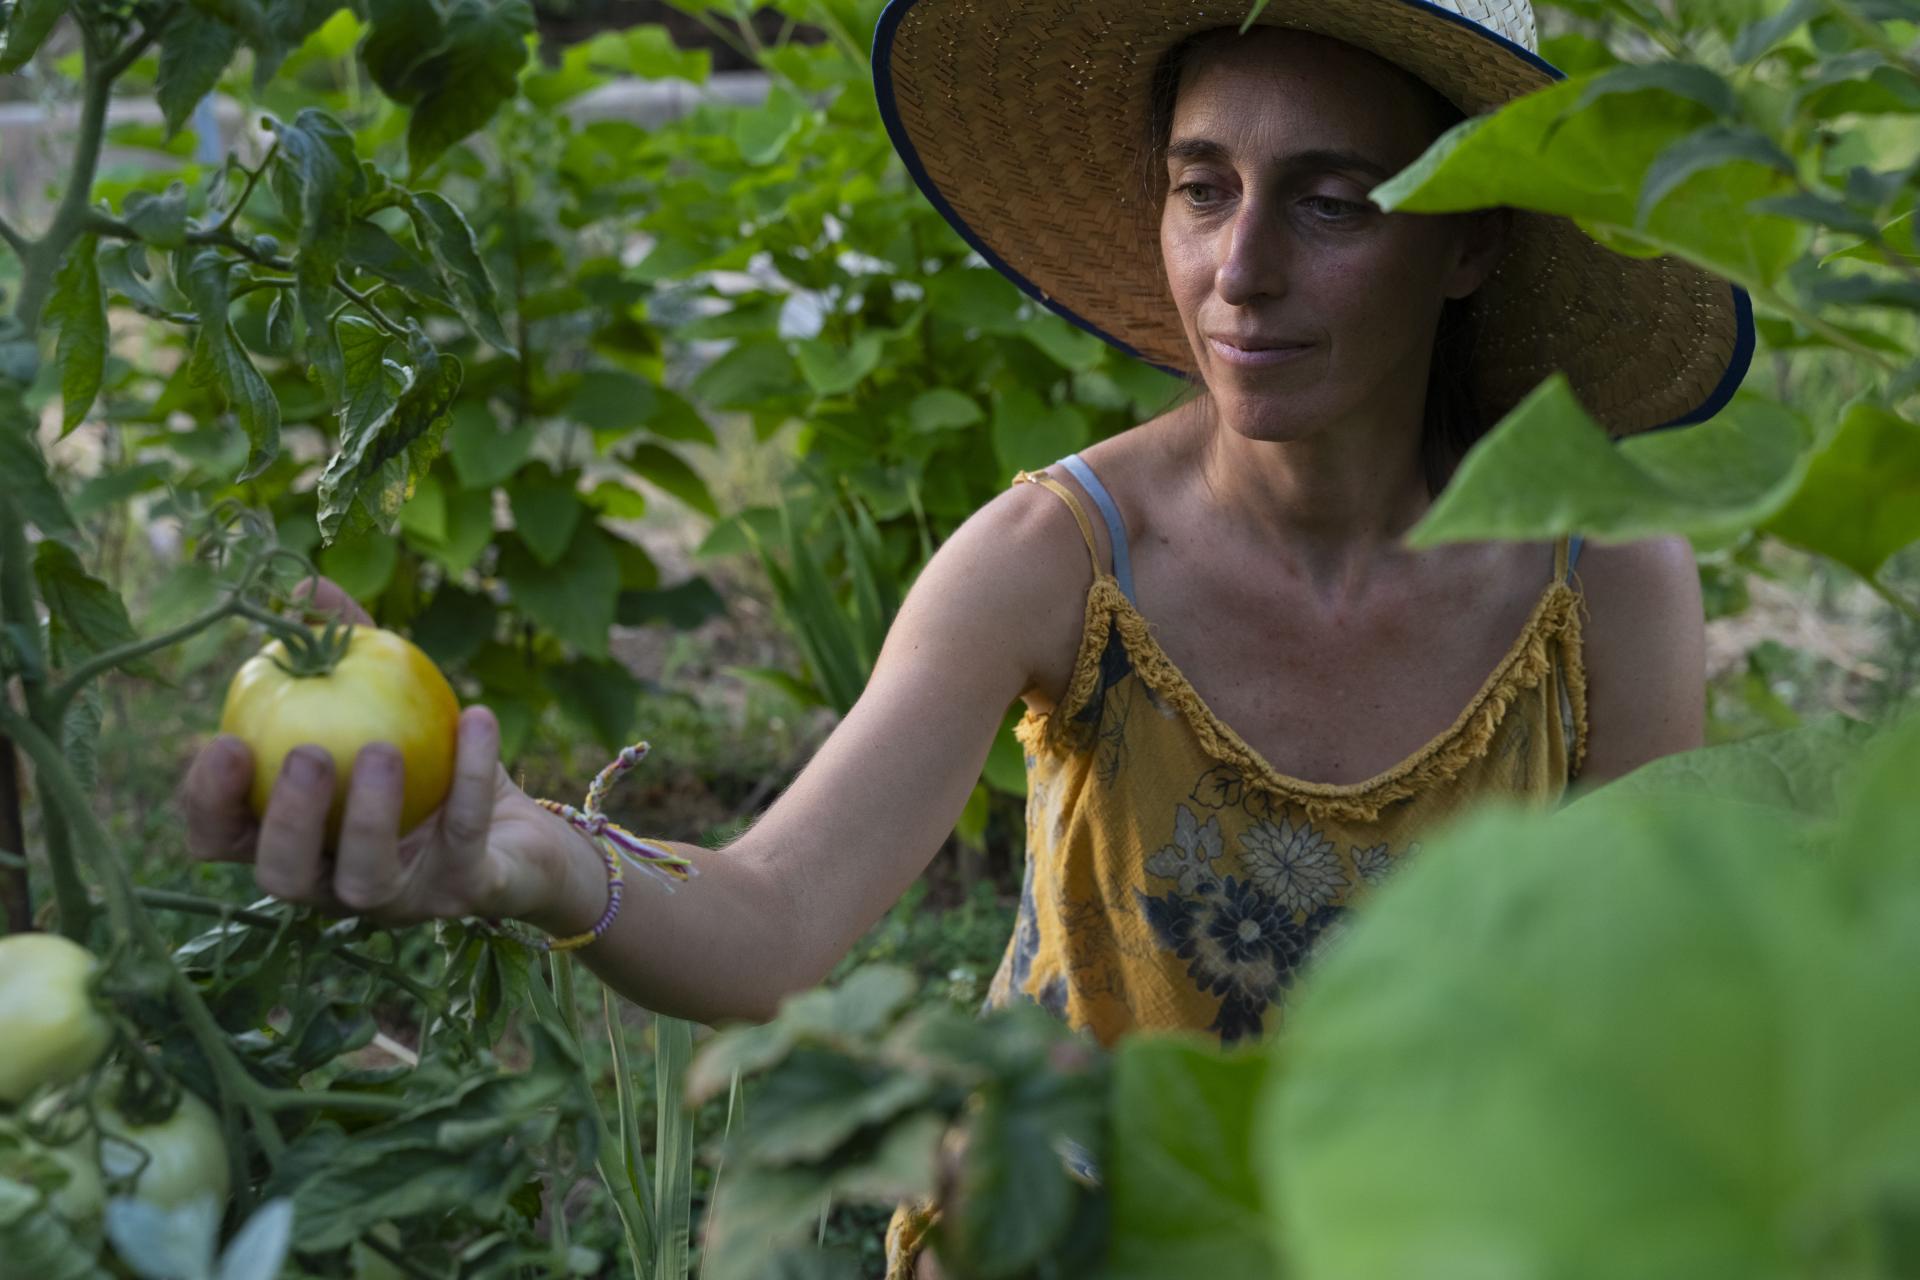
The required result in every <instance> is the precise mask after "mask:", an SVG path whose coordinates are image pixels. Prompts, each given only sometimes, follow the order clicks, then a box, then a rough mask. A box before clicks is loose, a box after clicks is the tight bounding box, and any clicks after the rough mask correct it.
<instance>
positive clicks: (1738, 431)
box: [1407, 373, 1808, 547]
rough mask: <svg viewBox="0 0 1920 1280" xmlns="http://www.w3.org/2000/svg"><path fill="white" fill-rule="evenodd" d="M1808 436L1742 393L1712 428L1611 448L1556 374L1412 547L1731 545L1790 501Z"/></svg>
mask: <svg viewBox="0 0 1920 1280" xmlns="http://www.w3.org/2000/svg"><path fill="white" fill-rule="evenodd" d="M1807 436H1808V431H1807V428H1806V427H1805V425H1804V424H1803V423H1801V422H1800V421H1799V419H1798V417H1797V416H1796V415H1795V414H1793V413H1792V412H1791V411H1790V410H1788V409H1786V408H1784V407H1783V406H1781V405H1778V404H1776V403H1774V402H1771V401H1768V400H1765V399H1763V398H1760V397H1758V396H1754V395H1750V394H1748V393H1746V392H1741V393H1739V394H1738V395H1736V396H1735V398H1734V400H1733V401H1732V403H1730V404H1729V405H1728V406H1727V408H1726V409H1724V410H1722V411H1721V412H1720V413H1719V414H1718V415H1716V416H1715V417H1714V418H1713V419H1712V420H1711V421H1709V422H1704V423H1700V424H1698V425H1696V426H1691V427H1687V428H1685V429H1684V430H1673V431H1658V432H1653V433H1651V434H1648V435H1643V436H1634V437H1632V438H1630V439H1628V440H1625V441H1622V442H1621V443H1619V444H1617V445H1616V444H1614V443H1612V442H1610V441H1609V439H1608V438H1607V434H1606V432H1605V430H1604V429H1603V428H1601V426H1600V425H1599V424H1598V423H1596V422H1594V421H1593V419H1592V418H1591V417H1589V416H1588V415H1587V413H1586V410H1585V409H1584V408H1583V407H1582V406H1581V405H1580V403H1579V401H1578V400H1577V399H1576V398H1575V396H1574V395H1573V391H1572V388H1571V387H1570V386H1569V385H1568V383H1567V380H1566V377H1565V375H1564V374H1558V373H1556V374H1554V375H1553V376H1552V377H1550V378H1549V379H1547V381H1545V382H1544V383H1542V384H1541V385H1540V387H1539V388H1538V389H1537V390H1535V391H1534V392H1533V394H1531V395H1529V396H1528V397H1527V398H1526V399H1525V400H1523V401H1522V402H1521V403H1520V405H1519V406H1518V407H1517V408H1515V409H1514V411H1513V412H1512V413H1510V414H1509V415H1507V417H1506V418H1505V419H1504V420H1503V421H1502V422H1501V423H1500V425H1499V426H1497V427H1495V428H1494V429H1493V431H1491V432H1489V433H1488V434H1487V435H1486V436H1485V437H1483V438H1482V439H1481V440H1480V442H1479V443H1478V444H1476V445H1475V446H1474V448H1473V449H1472V450H1470V451H1469V452H1468V454H1467V457H1466V458H1465V459H1464V460H1463V461H1462V463H1461V465H1460V468H1459V470H1458V471H1456V472H1455V473H1454V476H1453V479H1452V480H1450V481H1449V482H1448V484H1447V487H1446V488H1445V489H1443V490H1442V491H1441V494H1440V497H1439V498H1438V499H1437V500H1436V501H1435V502H1434V504H1433V506H1432V508H1431V509H1430V510H1429V511H1428V512H1427V514H1426V516H1425V517H1424V518H1423V519H1422V520H1421V521H1420V523H1419V524H1418V525H1416V526H1415V527H1414V528H1413V530H1412V531H1411V532H1410V533H1409V534H1408V536H1407V540H1408V542H1409V543H1410V544H1411V545H1413V546H1416V547H1424V546H1433V545H1436V544H1438V543H1442V542H1458V541H1472V540H1476V539H1482V538H1506V539H1514V540H1526V539H1536V538H1552V537H1558V536H1560V535H1561V534H1565V533H1584V534H1587V535H1589V536H1592V537H1596V538H1606V539H1612V540H1617V541H1625V540H1629V539H1633V538H1643V537H1648V536H1651V535H1654V534H1660V533H1682V534H1686V535H1687V536H1689V537H1692V538H1696V539H1699V540H1702V541H1712V540H1715V539H1723V538H1729V537H1731V536H1733V535H1735V534H1738V533H1741V532H1744V531H1745V530H1747V529H1751V528H1753V527H1754V526H1756V525H1758V524H1760V523H1761V522H1762V521H1764V520H1765V519H1767V517H1768V516H1769V515H1770V514H1771V513H1772V512H1774V511H1775V510H1777V509H1778V508H1779V507H1780V505H1781V504H1782V503H1783V502H1785V501H1786V499H1787V498H1788V496H1789V495H1791V494H1792V493H1793V491H1794V489H1795V487H1796V486H1797V485H1798V484H1799V482H1800V478H1801V476H1802V475H1803V474H1804V472H1805V469H1806V465H1807V460H1806V449H1807ZM1570 475H1577V476H1579V477H1580V483H1579V484H1577V485H1571V484H1568V483H1566V479H1565V478H1566V477H1567V476H1570Z"/></svg>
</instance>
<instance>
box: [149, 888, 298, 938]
mask: <svg viewBox="0 0 1920 1280" xmlns="http://www.w3.org/2000/svg"><path fill="white" fill-rule="evenodd" d="M133 896H134V897H136V898H138V899H139V900H140V901H141V902H144V903H145V904H146V905H148V906H150V907H159V908H160V909H161V910H163V911H180V912H184V913H186V914H187V915H194V916H213V917H215V918H217V919H221V920H231V921H234V922H235V923H237V924H250V925H253V926H254V927H255V928H258V929H278V928H279V927H280V923H281V922H280V921H279V920H278V919H277V918H276V917H274V916H270V915H268V914H267V913H266V912H264V911H249V910H248V909H247V908H245V907H236V906H234V905H233V904H232V903H231V902H222V901H220V900H219V899H218V898H203V897H201V896H200V895H199V894H197V893H177V892H175V891H174V890H172V889H148V888H145V887H144V886H143V887H136V888H135V889H134V891H133Z"/></svg>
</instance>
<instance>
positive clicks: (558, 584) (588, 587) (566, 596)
mask: <svg viewBox="0 0 1920 1280" xmlns="http://www.w3.org/2000/svg"><path fill="white" fill-rule="evenodd" d="M500 577H501V578H502V579H503V580H504V581H505V582H506V584H507V591H508V593H509V594H510V595H511V596H512V598H513V603H514V604H515V605H516V606H517V607H518V608H519V609H520V611H521V612H522V613H524V614H526V615H527V616H528V617H529V618H532V619H533V620H534V621H535V622H537V623H539V624H540V625H541V626H543V627H545V628H546V629H547V630H548V631H551V632H552V633H553V634H554V635H556V636H558V637H559V638H560V639H561V640H563V641H565V642H566V643H567V644H570V645H572V646H573V647H574V648H575V649H578V650H579V651H580V652H581V653H584V654H586V655H587V656H588V657H590V658H605V657H607V656H608V655H607V633H608V632H609V630H611V628H612V627H613V616H614V608H615V606H616V604H617V603H618V601H619V598H620V561H619V558H618V557H617V556H616V555H615V554H614V551H613V548H612V547H611V546H610V545H608V541H607V535H606V534H605V533H602V532H601V531H600V527H599V526H598V525H596V524H594V522H593V521H591V520H582V521H580V522H579V524H578V525H576V526H575V528H574V531H573V540H572V541H571V542H569V543H568V544H567V551H566V554H565V555H564V556H562V557H561V558H560V560H559V562H558V563H556V564H551V565H548V564H542V563H541V562H540V560H538V559H537V558H536V557H535V556H534V555H533V554H532V553H531V552H530V551H528V550H527V548H526V547H525V545H524V544H523V543H521V542H520V541H519V540H518V539H515V540H513V541H511V542H508V543H505V544H504V545H503V546H502V547H501V548H500Z"/></svg>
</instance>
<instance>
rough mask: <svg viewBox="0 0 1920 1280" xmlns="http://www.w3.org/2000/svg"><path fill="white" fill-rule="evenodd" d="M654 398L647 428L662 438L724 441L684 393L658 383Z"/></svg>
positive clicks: (693, 442)
mask: <svg viewBox="0 0 1920 1280" xmlns="http://www.w3.org/2000/svg"><path fill="white" fill-rule="evenodd" d="M654 401H655V403H654V407H653V414H652V416H650V417H649V418H648V419H647V430H648V431H650V432H652V433H653V434H654V435H656V436H659V437H660V438H661V439H662V440H678V441H682V442H684V443H687V444H707V445H717V444H719V443H720V441H719V438H718V437H716V436H715V435H714V434H713V428H712V427H710V426H708V425H707V420H706V419H705V418H703V417H701V416H700V411H699V410H698V409H695V408H694V407H693V406H692V405H690V404H688V403H687V402H686V400H685V399H684V398H682V397H681V396H679V395H677V394H675V393H674V392H672V391H668V390H667V389H666V388H664V387H657V388H655V389H654Z"/></svg>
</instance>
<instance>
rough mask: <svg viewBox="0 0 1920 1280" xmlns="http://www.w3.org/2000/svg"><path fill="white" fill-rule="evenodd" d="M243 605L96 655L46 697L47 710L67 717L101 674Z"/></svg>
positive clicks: (232, 602) (228, 604) (227, 605)
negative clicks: (79, 698) (78, 697)
mask: <svg viewBox="0 0 1920 1280" xmlns="http://www.w3.org/2000/svg"><path fill="white" fill-rule="evenodd" d="M240 603H242V602H241V601H239V600H237V599H229V600H227V601H225V602H224V603H222V604H220V605H219V606H217V607H216V608H213V609H209V610H208V611H207V612H205V613H203V614H201V615H200V616H199V617H197V618H194V619H193V620H191V621H189V622H183V623H181V624H180V625H179V626H177V627H175V628H174V629H173V630H171V631H162V632H161V633H160V634H158V635H153V636H147V637H145V638H144V639H141V640H134V641H132V642H130V643H127V644H123V645H121V646H119V647H118V648H114V649H107V650H104V651H102V652H100V653H96V654H94V655H93V656H92V657H91V658H88V659H87V660H86V661H85V662H83V663H81V664H80V665H79V666H77V667H75V668H74V669H73V670H72V671H70V672H68V673H67V678H66V679H65V680H63V681H61V682H60V684H59V685H57V686H56V687H55V688H54V690H53V692H52V693H50V694H48V695H47V709H48V710H49V711H50V712H52V713H53V715H54V716H55V717H56V718H58V717H60V716H64V715H65V714H66V710H67V704H68V703H70V702H72V701H73V699H74V698H75V697H76V696H77V695H78V694H79V692H80V691H81V690H82V689H84V688H85V687H86V685H87V682H88V681H90V680H92V679H93V678H94V677H95V676H97V675H100V674H101V673H102V672H105V671H109V670H111V669H113V668H114V667H120V666H125V665H126V664H127V663H129V662H133V661H136V660H138V659H140V658H144V657H145V656H146V655H147V654H149V653H152V652H154V651H155V650H158V649H165V648H168V647H169V646H172V645H176V644H178V643H180V642H181V641H182V640H185V639H186V638H187V637H189V636H192V635H196V634H198V633H199V632H202V631H205V630H206V629H207V628H208V627H210V626H212V625H214V624H215V623H216V622H219V621H221V620H222V619H225V618H231V617H232V616H234V614H235V613H237V612H239V610H238V607H237V606H238V605H239V604H240Z"/></svg>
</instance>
